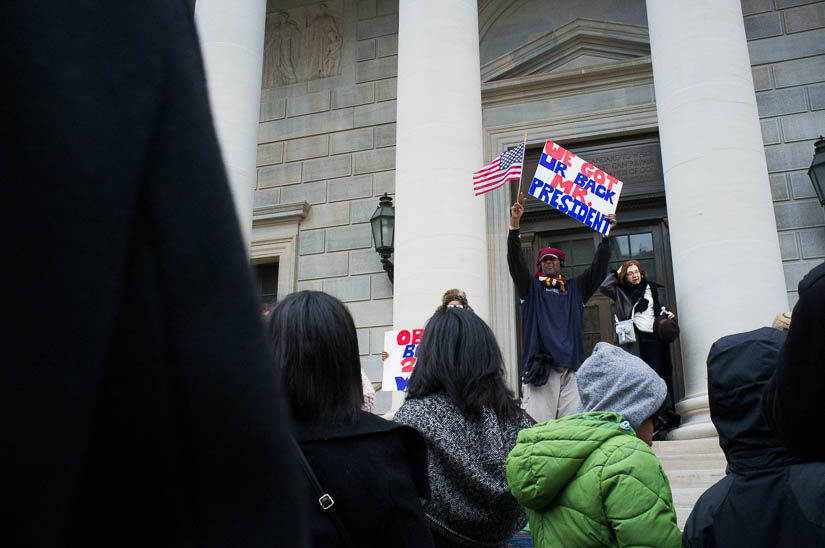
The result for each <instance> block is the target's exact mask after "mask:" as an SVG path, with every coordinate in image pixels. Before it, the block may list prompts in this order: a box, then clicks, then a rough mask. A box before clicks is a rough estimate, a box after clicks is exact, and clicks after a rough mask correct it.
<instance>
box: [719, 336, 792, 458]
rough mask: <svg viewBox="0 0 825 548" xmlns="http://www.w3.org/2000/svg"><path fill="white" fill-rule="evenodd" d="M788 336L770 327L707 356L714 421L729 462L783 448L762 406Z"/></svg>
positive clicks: (722, 343) (732, 339) (727, 340)
mask: <svg viewBox="0 0 825 548" xmlns="http://www.w3.org/2000/svg"><path fill="white" fill-rule="evenodd" d="M785 338H786V333H784V332H782V331H779V330H778V329H773V328H770V327H762V328H760V329H756V330H755V331H748V332H746V333H737V334H736V335H728V336H726V337H722V338H721V339H719V340H718V341H716V342H715V343H713V345H712V346H711V347H710V352H709V353H708V362H707V363H708V400H709V403H710V417H711V420H713V424H714V425H715V426H716V430H717V431H718V432H719V445H720V446H721V447H722V450H723V451H724V452H725V454H726V455H727V457H728V461H731V460H736V458H737V457H739V456H748V457H751V456H753V455H761V456H765V455H767V454H768V451H767V450H768V449H770V448H774V447H779V446H780V443H779V441H778V440H776V439H775V437H774V436H773V434H772V433H771V431H770V428H769V427H768V425H767V423H766V422H765V420H764V419H763V418H762V413H761V408H760V402H761V399H762V392H763V391H764V388H765V384H767V382H768V380H770V378H771V376H772V375H773V373H774V371H776V368H777V365H778V364H779V352H780V350H781V349H782V345H783V344H784V343H785Z"/></svg>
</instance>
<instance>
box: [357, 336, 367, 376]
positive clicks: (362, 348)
mask: <svg viewBox="0 0 825 548" xmlns="http://www.w3.org/2000/svg"><path fill="white" fill-rule="evenodd" d="M355 335H356V336H357V337H358V354H360V355H361V356H366V355H369V353H370V330H369V328H363V329H356V330H355ZM365 373H366V371H365ZM367 377H369V375H367Z"/></svg>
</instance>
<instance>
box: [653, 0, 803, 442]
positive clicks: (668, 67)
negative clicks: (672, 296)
mask: <svg viewBox="0 0 825 548" xmlns="http://www.w3.org/2000/svg"><path fill="white" fill-rule="evenodd" d="M647 19H648V25H649V28H650V50H651V55H652V57H653V77H654V85H655V90H656V108H657V112H658V117H659V136H660V140H661V147H662V165H663V168H664V178H665V189H666V193H667V210H668V219H669V225H670V240H671V250H672V255H673V275H674V283H675V286H676V287H675V288H676V300H677V303H678V309H679V323H680V325H681V328H682V334H681V346H682V358H683V366H684V374H685V398H684V399H683V400H682V401H681V402H679V403H678V404H677V411H679V412H680V413H681V414H682V416H683V426H682V427H681V428H679V429H677V430H676V431H674V432H673V433H672V434H671V437H672V438H674V439H688V438H699V437H709V436H713V435H715V434H716V432H715V430H714V428H713V425H712V423H711V422H710V416H709V412H708V392H707V367H706V359H707V355H708V351H709V349H710V346H711V344H713V342H714V341H716V340H717V339H718V338H719V337H722V336H724V335H729V334H732V333H738V332H742V331H748V330H751V329H755V328H757V327H761V326H766V325H770V323H771V319H772V318H773V316H774V315H776V314H777V313H778V312H782V311H784V310H787V309H788V300H787V294H786V288H785V279H784V274H783V270H782V260H781V256H780V253H779V242H778V238H777V234H776V222H775V218H774V212H773V204H772V201H771V193H770V186H769V183H768V171H767V166H766V163H765V152H764V147H763V144H762V133H761V131H760V126H759V116H758V113H757V109H756V97H755V95H754V91H753V80H752V76H751V66H750V59H749V57H748V48H747V41H746V39H745V29H744V24H743V21H742V9H741V7H740V3H739V0H692V1H690V2H672V1H670V0H647Z"/></svg>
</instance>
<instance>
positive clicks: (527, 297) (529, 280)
mask: <svg viewBox="0 0 825 548" xmlns="http://www.w3.org/2000/svg"><path fill="white" fill-rule="evenodd" d="M524 201H525V198H524V194H523V193H522V192H519V195H518V200H517V201H516V203H515V204H513V207H512V208H510V233H509V235H508V237H507V263H508V265H509V267H510V277H511V278H513V283H514V284H515V286H516V291H517V292H518V296H519V299H520V300H521V317H522V336H523V339H522V358H521V364H520V372H521V375H522V383H523V391H524V395H523V401H522V407H524V409H525V410H526V411H527V413H528V414H529V415H530V416H532V417H533V418H534V419H536V420H537V421H538V422H544V421H547V420H551V419H555V418H558V417H564V416H566V415H570V414H572V413H576V412H577V411H578V407H579V393H578V387H577V385H576V373H575V372H576V370H577V369H578V368H579V366H580V365H581V363H582V361H584V346H583V345H582V333H583V330H582V317H583V315H584V303H586V302H587V301H588V300H589V299H590V297H591V296H592V295H593V293H595V292H596V290H597V289H598V288H599V285H600V284H601V282H602V280H604V277H605V276H606V275H607V261H608V259H609V257H610V245H609V243H608V238H607V236H606V235H604V234H605V233H607V232H609V230H610V229H611V228H612V227H614V226H615V225H616V215H615V214H613V213H608V214H605V215H604V219H605V221H604V222H605V227H604V230H603V231H602V230H600V231H599V232H602V234H603V236H602V241H601V243H600V244H599V248H598V249H597V250H596V254H595V255H594V256H593V262H592V264H591V265H590V267H589V268H588V269H587V270H585V271H584V272H583V273H582V274H580V275H579V276H577V277H575V278H572V279H568V278H566V277H565V276H564V275H562V273H561V271H562V267H563V266H564V260H565V253H564V252H563V251H561V250H559V249H555V248H552V247H549V248H545V249H542V250H541V251H540V252H539V255H538V258H537V259H536V268H537V270H536V272H535V274H534V275H532V276H531V275H530V271H529V270H528V269H527V264H526V263H525V261H524V255H523V254H522V252H521V242H520V239H519V229H520V226H521V216H522V215H523V214H524Z"/></svg>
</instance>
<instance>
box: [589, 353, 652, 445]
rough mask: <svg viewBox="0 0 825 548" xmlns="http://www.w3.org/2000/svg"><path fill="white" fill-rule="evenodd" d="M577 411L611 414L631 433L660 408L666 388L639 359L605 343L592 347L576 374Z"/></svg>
mask: <svg viewBox="0 0 825 548" xmlns="http://www.w3.org/2000/svg"><path fill="white" fill-rule="evenodd" d="M576 383H577V384H578V387H579V397H580V399H581V411H582V412H584V413H587V412H590V411H613V412H614V413H618V414H620V415H621V416H623V417H624V418H625V419H627V421H628V422H629V423H630V426H632V427H633V429H634V430H638V429H639V426H640V425H641V424H642V423H643V422H644V421H645V419H647V418H648V417H650V416H651V415H653V414H654V413H655V412H656V411H658V410H659V408H660V407H661V406H662V403H664V401H665V396H667V385H666V384H665V381H663V380H662V378H661V377H659V375H657V374H656V372H655V371H653V369H651V368H650V366H648V365H647V364H646V363H645V362H643V361H642V360H641V359H640V358H637V357H636V356H634V355H632V354H629V353H627V352H625V351H624V350H622V349H621V348H619V347H618V346H614V345H612V344H609V343H605V342H600V343H597V344H596V347H595V348H594V349H593V353H592V354H591V355H590V357H589V358H587V359H586V360H584V363H582V365H581V367H579V370H578V371H576Z"/></svg>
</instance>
